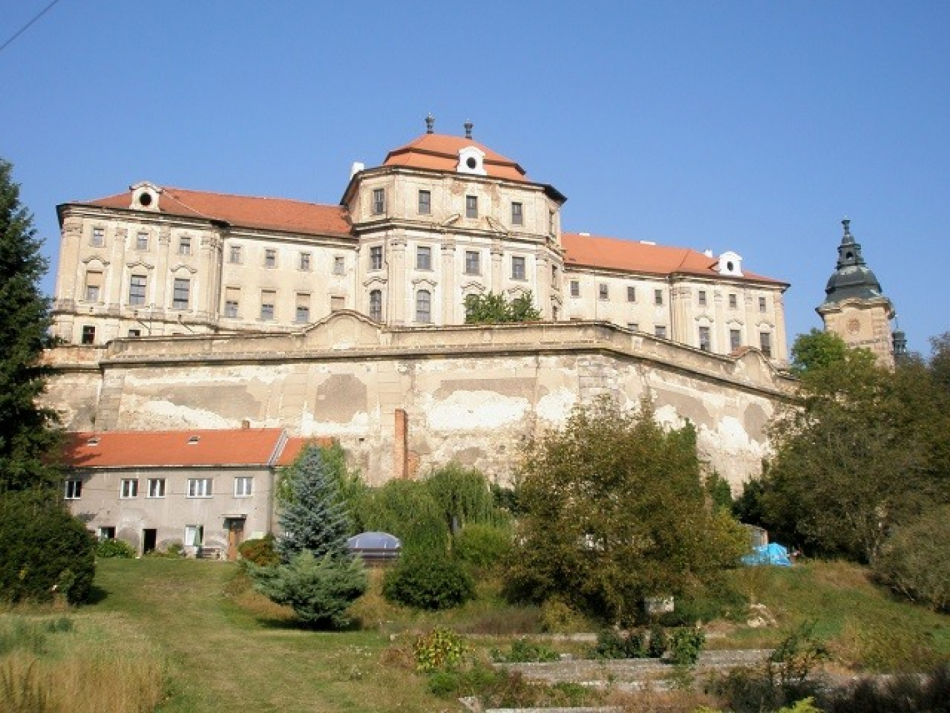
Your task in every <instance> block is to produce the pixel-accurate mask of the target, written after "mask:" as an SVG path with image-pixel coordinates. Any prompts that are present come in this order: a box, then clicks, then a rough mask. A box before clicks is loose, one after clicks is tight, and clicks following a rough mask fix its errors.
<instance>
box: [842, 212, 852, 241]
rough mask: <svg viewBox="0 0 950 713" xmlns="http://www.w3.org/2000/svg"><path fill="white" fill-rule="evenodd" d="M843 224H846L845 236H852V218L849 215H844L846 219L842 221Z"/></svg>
mask: <svg viewBox="0 0 950 713" xmlns="http://www.w3.org/2000/svg"><path fill="white" fill-rule="evenodd" d="M841 224H842V225H843V226H844V236H845V237H846V238H847V237H850V236H851V219H850V218H849V217H848V216H845V217H844V220H842V221H841Z"/></svg>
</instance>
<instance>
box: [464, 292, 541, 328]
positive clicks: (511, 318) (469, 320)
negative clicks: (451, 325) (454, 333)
mask: <svg viewBox="0 0 950 713" xmlns="http://www.w3.org/2000/svg"><path fill="white" fill-rule="evenodd" d="M539 319H541V312H540V311H539V310H538V309H537V308H536V307H535V306H534V302H533V300H532V297H531V293H530V292H528V293H526V294H522V295H519V296H518V297H515V298H514V299H513V300H512V301H511V302H509V301H508V300H507V299H506V298H505V296H504V295H502V294H495V293H494V292H489V293H488V294H487V295H477V294H471V295H466V297H465V323H466V324H499V323H504V322H534V321H537V320H539Z"/></svg>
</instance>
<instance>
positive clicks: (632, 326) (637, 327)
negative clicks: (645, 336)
mask: <svg viewBox="0 0 950 713" xmlns="http://www.w3.org/2000/svg"><path fill="white" fill-rule="evenodd" d="M627 329H629V330H630V331H631V332H639V331H640V325H639V324H637V323H636V322H627Z"/></svg>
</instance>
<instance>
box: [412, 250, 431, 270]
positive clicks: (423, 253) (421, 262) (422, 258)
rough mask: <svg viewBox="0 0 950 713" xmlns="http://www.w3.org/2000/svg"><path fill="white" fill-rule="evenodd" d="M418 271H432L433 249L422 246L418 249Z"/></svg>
mask: <svg viewBox="0 0 950 713" xmlns="http://www.w3.org/2000/svg"><path fill="white" fill-rule="evenodd" d="M416 269H417V270H431V269H432V248H429V247H421V246H420V247H417V248H416Z"/></svg>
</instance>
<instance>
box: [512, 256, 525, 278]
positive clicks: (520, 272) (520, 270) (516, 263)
mask: <svg viewBox="0 0 950 713" xmlns="http://www.w3.org/2000/svg"><path fill="white" fill-rule="evenodd" d="M524 276H525V269H524V258H523V257H520V256H515V257H512V258H511V279H512V280H523V279H525V278H524Z"/></svg>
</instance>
